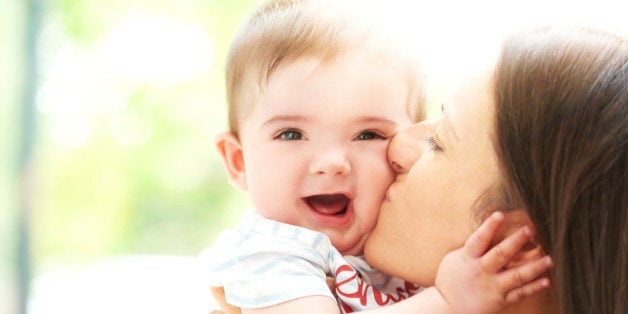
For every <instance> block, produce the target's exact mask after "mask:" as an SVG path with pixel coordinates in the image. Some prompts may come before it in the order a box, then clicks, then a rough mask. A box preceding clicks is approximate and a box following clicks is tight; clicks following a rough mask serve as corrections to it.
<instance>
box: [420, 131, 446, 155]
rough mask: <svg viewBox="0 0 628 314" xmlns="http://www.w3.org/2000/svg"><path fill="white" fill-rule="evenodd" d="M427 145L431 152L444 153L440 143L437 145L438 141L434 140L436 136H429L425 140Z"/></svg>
mask: <svg viewBox="0 0 628 314" xmlns="http://www.w3.org/2000/svg"><path fill="white" fill-rule="evenodd" d="M424 141H425V144H427V147H428V149H429V150H430V151H435V152H437V151H442V150H443V149H442V148H441V147H440V146H438V143H436V140H435V139H434V136H431V135H430V136H428V137H427V138H425V140H424Z"/></svg>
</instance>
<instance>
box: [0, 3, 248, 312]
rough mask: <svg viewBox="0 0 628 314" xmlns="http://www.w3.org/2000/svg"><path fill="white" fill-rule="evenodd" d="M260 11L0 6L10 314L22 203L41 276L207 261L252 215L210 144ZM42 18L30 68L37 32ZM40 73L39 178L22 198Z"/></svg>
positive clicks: (2, 267)
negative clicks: (122, 264) (244, 39)
mask: <svg viewBox="0 0 628 314" xmlns="http://www.w3.org/2000/svg"><path fill="white" fill-rule="evenodd" d="M255 4H256V2H255V1H253V0H229V1H207V0H184V1H180V0H60V1H39V2H37V1H8V2H7V1H0V71H1V73H0V77H1V79H0V95H1V96H2V97H0V99H1V100H0V119H1V121H0V132H1V134H2V136H0V147H1V149H2V152H3V153H2V154H1V155H0V169H1V171H0V173H1V175H0V193H1V194H0V240H1V241H0V285H2V286H0V313H9V312H12V311H13V310H15V309H16V308H17V307H19V305H18V304H16V303H15V302H16V301H15V299H16V298H17V295H18V294H19V293H18V290H19V289H18V288H17V287H18V283H19V278H18V277H19V276H18V273H19V272H18V271H19V270H18V266H20V267H24V268H26V267H27V266H28V265H27V263H28V260H26V261H24V260H18V256H17V255H18V254H17V253H16V252H17V251H18V249H19V248H18V247H17V246H18V244H17V243H18V240H19V239H18V224H17V222H18V221H19V215H20V214H19V211H22V210H25V208H24V207H23V205H24V204H25V205H26V206H27V208H26V210H28V211H29V212H28V217H29V220H28V225H29V227H30V228H29V230H30V232H31V234H30V248H28V247H26V248H27V249H29V252H30V253H31V255H30V258H31V260H30V266H32V268H31V275H32V277H37V276H38V275H40V274H41V273H44V272H46V271H47V270H49V269H54V268H55V267H59V266H67V265H82V264H84V263H87V262H89V261H90V260H91V259H93V258H95V257H99V256H106V255H124V254H168V255H196V254H198V252H199V251H200V249H202V248H203V247H205V246H207V245H208V244H210V243H211V241H212V239H213V238H214V237H215V236H216V234H217V233H218V232H219V231H220V229H221V228H222V226H225V225H227V224H229V223H231V222H232V221H233V220H235V219H236V218H237V217H238V216H239V214H240V213H241V212H242V211H243V210H244V209H245V208H247V206H248V204H247V203H246V202H247V201H246V199H245V198H243V197H242V196H243V195H242V194H240V193H238V192H237V191H236V190H235V189H233V188H232V187H231V186H230V185H229V184H228V182H227V180H226V177H225V176H224V174H223V170H222V167H221V165H220V163H219V161H218V156H217V154H215V152H214V147H213V137H214V135H215V134H216V133H217V132H218V131H220V130H223V129H225V127H226V125H225V120H226V119H225V116H226V108H225V102H224V98H225V97H224V89H223V85H224V84H223V64H224V61H225V55H226V53H227V50H228V45H229V42H230V40H231V36H232V35H233V33H234V31H235V28H236V27H237V26H238V24H239V23H240V21H241V19H242V18H243V17H244V16H245V15H246V14H247V13H249V11H250V10H251V9H252V7H253V6H254V5H255ZM37 6H40V7H39V8H37ZM38 10H39V12H41V15H40V17H39V18H40V22H39V24H38V29H37V38H36V40H37V47H36V49H37V50H36V54H35V56H34V58H29V56H28V54H29V53H28V51H27V50H28V49H29V47H27V41H28V34H27V32H28V27H29V26H28V25H29V23H32V19H35V20H36V19H37V18H38V17H37V11H38ZM31 64H36V65H37V69H36V71H37V73H36V76H35V77H34V80H35V81H34V83H35V84H36V88H37V89H36V94H35V96H34V97H35V98H34V110H35V111H34V115H33V116H32V117H31V118H29V121H28V123H32V124H31V125H32V127H33V130H34V131H35V133H34V134H33V137H32V138H33V142H32V143H33V150H32V158H33V159H32V164H30V166H29V168H30V170H32V172H31V173H30V175H29V180H30V184H28V189H27V190H26V198H27V199H26V200H25V201H24V202H20V197H19V195H20V185H21V182H22V176H23V175H24V174H22V173H20V171H21V169H20V162H21V161H20V158H22V157H20V156H19V155H20V153H19V152H20V149H21V148H20V147H21V146H22V145H23V144H24V143H23V142H24V139H23V138H22V136H23V135H22V134H23V132H22V127H23V124H22V115H23V112H22V109H21V108H22V107H23V106H24V103H25V101H26V100H25V96H24V89H25V87H26V85H25V84H28V83H25V82H24V81H25V80H27V79H28V78H27V77H26V76H27V75H26V73H25V72H26V69H27V68H28V67H29V66H30V65H31ZM31 166H32V167H31ZM18 264H20V265H18Z"/></svg>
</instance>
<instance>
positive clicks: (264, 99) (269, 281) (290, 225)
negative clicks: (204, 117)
mask: <svg viewBox="0 0 628 314" xmlns="http://www.w3.org/2000/svg"><path fill="white" fill-rule="evenodd" d="M336 3H337V2H325V1H307V0H305V1H270V2H268V3H266V4H265V5H264V6H262V7H261V8H260V9H259V10H258V11H257V12H255V13H254V14H253V15H252V16H251V18H250V19H249V20H248V22H247V23H246V24H245V25H244V27H243V28H242V29H241V30H240V32H239V34H238V36H236V38H235V40H234V41H233V44H232V47H231V51H230V55H229V60H228V65H227V96H228V104H229V123H230V131H229V132H225V133H222V134H220V135H219V136H218V137H217V140H216V143H217V147H218V151H219V153H220V155H221V156H222V158H223V161H224V166H225V168H226V171H227V174H228V176H229V179H230V181H231V182H232V183H233V184H234V185H235V186H237V187H238V188H239V189H241V190H245V191H248V193H249V194H250V197H251V198H252V201H253V204H254V206H255V209H254V210H253V211H251V212H248V213H246V214H245V215H244V217H243V218H242V219H241V221H240V223H239V225H238V227H237V228H236V229H235V230H227V231H225V232H223V233H222V234H221V236H220V237H219V239H218V240H217V241H216V242H215V243H214V245H213V246H212V247H210V248H208V249H206V250H205V251H204V252H203V253H202V254H201V258H202V260H203V263H204V265H205V266H206V267H207V269H208V270H209V285H210V286H211V287H224V291H225V296H226V301H227V302H228V303H229V304H231V305H234V306H237V307H240V308H241V309H242V310H243V311H245V312H253V311H255V312H263V311H267V312H272V313H277V312H298V313H301V312H308V311H313V312H317V313H321V312H324V313H326V312H331V313H334V312H339V311H344V312H352V311H357V310H366V309H373V308H379V307H382V306H386V305H391V304H394V303H398V302H399V303H398V304H404V306H408V308H416V309H422V310H425V311H432V310H434V311H450V310H451V308H452V307H451V306H450V304H449V303H448V302H457V301H456V300H449V299H447V295H445V296H443V295H442V294H441V292H442V291H448V290H449V289H459V290H464V289H465V283H464V282H461V283H460V285H457V286H456V287H431V288H427V289H424V291H422V292H421V293H418V294H417V292H419V291H420V290H422V288H420V287H418V286H417V285H414V284H412V283H408V282H404V281H402V280H399V279H395V278H391V277H390V276H387V275H385V274H382V273H380V272H378V271H377V270H376V269H373V268H371V267H370V266H369V265H368V264H367V263H366V262H365V261H364V260H363V259H362V257H361V255H362V253H363V252H362V251H363V247H364V242H365V239H366V238H367V237H368V235H369V233H370V232H371V230H372V229H373V227H374V225H375V223H376V221H377V216H378V211H379V206H380V204H381V202H382V200H383V199H384V197H385V193H386V190H387V188H388V186H389V185H390V184H391V183H392V181H393V180H394V173H393V171H392V169H391V168H390V167H389V165H388V162H387V159H386V150H387V146H388V142H389V140H390V138H391V137H393V136H394V135H395V134H396V133H397V132H398V131H400V130H401V129H403V128H405V127H408V126H409V125H411V124H412V123H415V122H417V121H420V120H422V119H423V117H424V109H423V108H424V94H423V90H424V88H423V86H422V85H421V83H422V82H424V80H423V79H422V77H421V75H420V71H419V67H418V65H417V62H416V61H415V60H414V59H413V58H412V57H411V56H410V55H407V54H406V53H405V51H404V50H403V49H401V48H400V47H398V46H397V45H396V44H395V43H394V42H393V41H389V40H388V38H387V37H386V36H385V33H383V32H380V31H379V30H378V29H377V28H376V27H375V24H370V23H367V22H366V21H363V20H361V19H360V18H359V17H358V16H357V15H354V14H352V13H351V12H349V11H348V10H344V9H342V8H339V7H337V5H336ZM494 226H495V221H494V222H493V224H492V225H491V224H489V227H486V226H484V228H480V229H479V230H478V232H477V233H478V234H479V235H480V237H481V238H483V239H485V243H483V244H485V246H484V248H486V246H488V242H489V241H490V237H491V232H490V230H493V229H491V228H495V227H494ZM482 230H484V231H482ZM487 230H488V231H487ZM527 237H528V235H524V234H523V233H521V234H519V236H518V238H513V239H509V240H506V241H510V242H508V243H506V244H504V245H508V250H506V251H504V252H507V254H512V255H514V254H515V253H516V252H517V250H518V247H520V246H521V245H523V243H524V242H525V241H527ZM391 249H393V250H394V248H391ZM482 253H484V252H482ZM460 254H462V253H460ZM495 255H496V254H488V253H487V254H484V255H483V257H482V256H478V257H477V258H489V257H490V256H495ZM504 264H505V262H504ZM474 265H476V264H466V263H461V264H460V265H456V266H455V269H449V270H442V273H441V272H439V275H440V274H443V275H444V276H447V275H450V276H454V274H455V273H456V272H460V271H468V272H477V273H480V272H481V271H483V270H482V269H476V268H477V267H476V268H473V267H475V266H474ZM522 267H528V268H526V269H527V270H530V269H533V270H534V271H526V273H527V274H528V275H527V276H524V277H523V278H525V281H526V282H528V281H532V279H534V278H536V277H537V276H538V275H539V274H541V273H543V272H544V271H545V270H546V269H544V268H540V267H539V266H538V265H526V266H522ZM523 272H524V271H523V270H521V273H523ZM498 275H499V274H495V276H492V277H491V276H489V278H491V279H494V278H496V276H498ZM328 276H330V277H334V278H335V289H334V290H335V291H334V292H335V293H333V292H332V291H331V290H330V289H329V288H328V285H327V283H326V277H328ZM479 278H480V276H479V275H478V280H479ZM483 278H484V277H483ZM495 282H496V280H495V281H490V282H487V285H491V284H494V283H495ZM520 286H523V285H522V284H521V283H520V282H514V281H513V283H512V284H511V285H508V286H506V287H500V289H495V290H491V291H496V292H491V293H499V295H498V296H497V297H495V295H490V294H489V293H488V292H487V294H486V295H487V302H475V303H483V304H486V308H480V309H470V310H472V311H476V310H479V311H485V310H486V309H494V308H496V307H497V308H500V307H503V306H505V303H503V302H502V301H503V300H504V299H506V296H507V295H508V293H509V292H512V291H515V290H516V289H519V290H517V293H520V292H521V290H520V289H521V288H520ZM526 291H527V292H528V293H530V292H529V291H530V289H527V290H526ZM334 294H335V295H334ZM445 294H446V292H445ZM520 295H525V294H520ZM335 297H337V300H336V299H335ZM495 299H497V300H500V302H492V300H495ZM402 300H404V301H403V302H400V301H402ZM491 302H492V303H491ZM475 303H474V304H475ZM489 303H490V304H489ZM496 303H498V304H496ZM461 306H462V307H461ZM456 307H457V308H464V305H461V304H456ZM385 309H389V310H388V311H391V312H394V311H395V306H393V307H385V308H382V309H381V310H385ZM429 309H432V310H429ZM396 311H397V312H398V311H399V309H398V308H397V310H396Z"/></svg>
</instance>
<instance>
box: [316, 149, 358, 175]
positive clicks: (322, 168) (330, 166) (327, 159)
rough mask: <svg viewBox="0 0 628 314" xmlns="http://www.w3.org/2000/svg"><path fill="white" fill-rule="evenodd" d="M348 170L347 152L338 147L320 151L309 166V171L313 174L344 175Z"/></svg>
mask: <svg viewBox="0 0 628 314" xmlns="http://www.w3.org/2000/svg"><path fill="white" fill-rule="evenodd" d="M350 172H351V163H350V162H349V158H348V157H347V153H346V151H345V150H344V149H342V148H339V147H336V148H329V149H326V150H324V151H321V152H320V153H319V155H318V158H316V159H315V160H314V161H313V162H312V165H311V167H310V173H312V174H314V175H331V176H346V175H348V174H349V173H350Z"/></svg>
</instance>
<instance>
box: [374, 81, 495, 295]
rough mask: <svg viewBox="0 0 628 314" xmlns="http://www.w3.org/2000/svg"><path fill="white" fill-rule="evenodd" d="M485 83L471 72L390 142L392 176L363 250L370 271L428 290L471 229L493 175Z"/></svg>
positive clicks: (490, 109)
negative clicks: (438, 109) (434, 114)
mask: <svg viewBox="0 0 628 314" xmlns="http://www.w3.org/2000/svg"><path fill="white" fill-rule="evenodd" d="M490 80H491V73H490V71H484V72H480V73H474V75H472V76H471V77H469V78H468V79H466V80H464V81H463V82H462V83H461V84H460V85H459V86H458V87H457V88H456V89H455V90H454V91H453V92H452V93H451V94H450V95H449V96H448V97H447V98H446V100H445V101H444V103H443V115H442V117H441V118H440V119H437V120H432V121H425V122H421V123H418V124H415V125H413V126H411V127H410V128H408V129H406V130H404V131H402V132H400V133H399V134H397V135H396V136H395V138H394V139H393V140H392V141H391V143H390V145H389V148H388V159H389V161H390V163H391V165H392V166H393V168H394V169H395V171H396V172H397V178H396V180H395V182H394V183H393V184H392V185H391V186H390V188H389V189H388V193H387V195H386V199H385V200H384V203H383V204H382V208H381V212H380V214H379V218H378V221H377V225H376V227H375V230H373V232H372V233H371V235H370V237H369V238H368V240H367V243H366V247H365V255H366V258H367V260H368V261H369V262H370V263H371V264H372V265H373V266H375V267H376V268H379V269H381V270H382V271H384V272H386V273H389V274H391V275H394V276H397V277H400V278H403V279H406V280H409V281H411V282H415V283H418V284H420V285H422V286H432V285H434V280H435V277H436V271H437V269H438V266H439V264H440V261H441V259H442V258H443V256H444V255H445V254H447V253H448V252H450V251H452V250H454V249H456V248H459V247H461V246H462V245H463V244H464V242H465V241H466V239H467V237H468V236H469V235H470V234H471V232H472V231H473V229H474V228H475V227H476V225H477V221H476V220H475V219H474V217H475V216H474V215H475V212H474V211H472V208H473V207H474V204H476V202H479V201H478V200H479V198H480V197H481V196H482V195H483V194H484V193H485V192H486V191H487V190H488V189H489V188H490V187H492V186H493V184H495V182H497V178H498V169H497V161H496V158H495V150H494V149H493V146H492V144H491V140H490V136H491V134H492V133H493V116H494V109H493V107H494V104H493V103H494V102H493V100H492V91H491V89H490V87H491V85H490V84H492V83H491V81H490Z"/></svg>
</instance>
